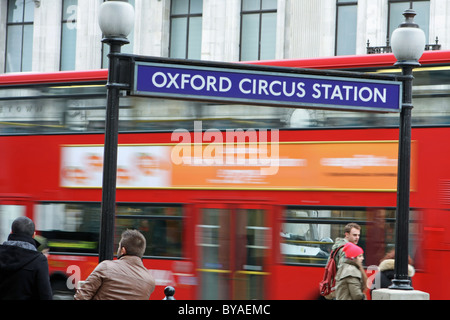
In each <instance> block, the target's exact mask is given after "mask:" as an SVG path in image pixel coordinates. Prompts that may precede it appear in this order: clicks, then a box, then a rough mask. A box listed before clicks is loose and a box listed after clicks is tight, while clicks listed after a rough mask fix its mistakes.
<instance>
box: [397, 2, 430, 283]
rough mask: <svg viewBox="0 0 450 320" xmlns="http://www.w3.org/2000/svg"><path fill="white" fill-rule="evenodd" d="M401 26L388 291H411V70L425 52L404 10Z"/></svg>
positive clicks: (411, 14)
mask: <svg viewBox="0 0 450 320" xmlns="http://www.w3.org/2000/svg"><path fill="white" fill-rule="evenodd" d="M403 15H404V16H405V22H403V23H402V24H401V25H400V26H399V28H397V29H396V30H395V31H394V32H393V34H392V39H391V46H392V52H393V53H394V55H395V57H396V58H397V62H396V63H395V65H396V66H399V67H401V68H402V74H403V77H402V78H403V100H402V111H401V114H400V137H399V158H398V159H399V160H398V184H397V216H396V218H397V223H396V233H395V276H394V280H393V284H392V285H391V286H390V287H389V288H390V289H401V290H413V287H412V286H411V281H410V280H409V279H408V234H409V210H410V208H409V194H410V170H411V111H412V108H413V105H412V83H413V79H414V77H413V74H412V73H413V72H412V70H413V68H414V67H417V66H420V63H419V59H420V57H421V56H422V54H423V51H424V50H425V34H424V32H423V31H422V30H421V29H419V26H418V25H417V24H416V23H415V22H414V16H415V15H416V12H415V11H414V10H412V8H410V9H407V10H406V11H405V12H404V13H403Z"/></svg>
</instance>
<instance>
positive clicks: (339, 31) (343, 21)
mask: <svg viewBox="0 0 450 320" xmlns="http://www.w3.org/2000/svg"><path fill="white" fill-rule="evenodd" d="M357 16H358V1H357V0H337V2H336V46H335V54H336V55H337V56H340V55H352V54H356V28H357V26H356V24H357Z"/></svg>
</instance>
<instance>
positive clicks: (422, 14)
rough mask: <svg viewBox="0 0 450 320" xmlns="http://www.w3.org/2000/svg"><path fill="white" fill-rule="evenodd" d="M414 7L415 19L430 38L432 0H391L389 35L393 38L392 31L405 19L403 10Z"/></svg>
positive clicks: (426, 37) (426, 36)
mask: <svg viewBox="0 0 450 320" xmlns="http://www.w3.org/2000/svg"><path fill="white" fill-rule="evenodd" d="M409 8H413V9H414V11H416V14H417V15H416V16H415V17H414V21H415V22H416V23H417V24H418V25H419V27H420V29H422V30H423V31H424V32H425V39H429V37H428V36H429V31H430V30H429V27H430V1H429V0H417V1H399V0H389V19H388V37H389V39H391V37H392V32H394V30H395V29H397V28H398V26H399V25H400V24H401V23H402V22H403V21H404V20H405V17H404V16H403V12H404V11H405V10H406V9H409Z"/></svg>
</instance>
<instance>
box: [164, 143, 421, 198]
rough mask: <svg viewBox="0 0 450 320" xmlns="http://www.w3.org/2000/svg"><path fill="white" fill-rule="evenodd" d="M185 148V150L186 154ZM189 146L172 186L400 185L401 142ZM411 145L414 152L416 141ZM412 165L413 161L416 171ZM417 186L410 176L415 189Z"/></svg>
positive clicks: (373, 187)
mask: <svg viewBox="0 0 450 320" xmlns="http://www.w3.org/2000/svg"><path fill="white" fill-rule="evenodd" d="M186 148H187V146H186V147H185V149H183V150H182V151H185V153H186V151H187V149H186ZM190 148H191V151H190V153H191V157H190V159H191V161H190V162H189V161H183V162H182V163H180V164H177V165H173V168H172V173H173V175H172V186H173V187H178V188H180V187H181V188H208V189H210V188H218V189H223V188H233V189H235V188H239V189H284V190H336V191H337V190H354V191H388V192H394V191H396V189H397V165H398V142H397V141H373V142H372V141H364V142H311V143H308V142H293V143H279V144H268V145H267V146H261V147H260V146H258V145H256V144H255V145H250V144H247V145H232V146H230V145H226V146H221V145H217V148H216V150H214V152H212V150H211V148H212V147H211V146H210V145H208V146H204V145H203V146H201V149H200V148H199V146H191V147H190ZM195 148H197V150H194V149H195ZM412 148H413V149H412V150H413V154H414V150H415V144H414V143H413V146H412ZM208 149H210V150H208ZM178 151H180V150H177V152H178ZM187 153H189V151H188V152H187ZM195 154H196V155H195ZM192 155H194V156H192ZM200 155H201V158H200ZM413 158H414V157H413ZM185 159H189V157H187V158H185ZM194 160H197V163H195V161H194ZM414 168H415V161H414V159H413V161H412V172H415V169H414ZM264 170H265V172H264ZM414 186H415V178H414V175H412V177H411V188H412V189H414Z"/></svg>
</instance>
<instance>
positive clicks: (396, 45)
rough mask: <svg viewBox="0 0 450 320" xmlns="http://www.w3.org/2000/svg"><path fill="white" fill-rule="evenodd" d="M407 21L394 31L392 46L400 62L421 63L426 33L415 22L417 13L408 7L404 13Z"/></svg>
mask: <svg viewBox="0 0 450 320" xmlns="http://www.w3.org/2000/svg"><path fill="white" fill-rule="evenodd" d="M403 15H404V16H405V18H406V19H405V22H404V23H402V24H401V25H400V26H399V27H398V28H397V29H395V30H394V32H393V33H392V38H391V47H392V52H393V53H394V56H395V58H396V59H397V61H398V63H409V64H419V62H418V61H419V59H420V57H422V54H423V51H424V50H425V44H426V42H425V41H426V40H425V33H424V32H423V30H422V29H420V28H419V26H418V25H417V24H415V23H414V16H415V15H416V13H415V12H414V11H413V10H411V9H408V10H406V11H405V13H404V14H403Z"/></svg>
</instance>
